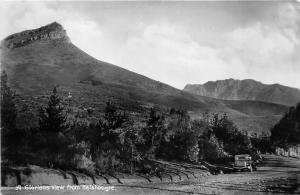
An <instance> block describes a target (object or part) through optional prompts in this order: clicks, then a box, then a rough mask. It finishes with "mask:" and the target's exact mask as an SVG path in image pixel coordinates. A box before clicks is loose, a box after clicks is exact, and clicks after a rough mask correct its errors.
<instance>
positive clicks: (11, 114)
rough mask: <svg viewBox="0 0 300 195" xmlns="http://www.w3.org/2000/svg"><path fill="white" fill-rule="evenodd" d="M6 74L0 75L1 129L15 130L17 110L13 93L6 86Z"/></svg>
mask: <svg viewBox="0 0 300 195" xmlns="http://www.w3.org/2000/svg"><path fill="white" fill-rule="evenodd" d="M7 78H8V77H7V74H6V72H5V71H3V72H2V75H1V128H3V129H15V128H16V118H17V109H16V105H15V92H14V91H12V90H11V89H10V87H9V86H8V85H7Z"/></svg>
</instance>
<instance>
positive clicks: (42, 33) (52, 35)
mask: <svg viewBox="0 0 300 195" xmlns="http://www.w3.org/2000/svg"><path fill="white" fill-rule="evenodd" d="M41 40H61V41H67V42H68V41H70V39H69V37H68V36H67V34H66V31H65V29H64V28H63V27H62V26H61V25H60V24H58V23H57V22H53V23H51V24H49V25H46V26H42V27H41V28H38V29H34V30H26V31H23V32H20V33H16V34H13V35H10V36H8V37H6V38H5V39H4V40H3V41H2V42H1V47H3V48H9V49H13V48H17V47H22V46H25V45H28V44H31V43H33V42H35V41H41Z"/></svg>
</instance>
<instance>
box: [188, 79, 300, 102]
mask: <svg viewBox="0 0 300 195" xmlns="http://www.w3.org/2000/svg"><path fill="white" fill-rule="evenodd" d="M184 91H186V92H190V93H193V94H197V95H202V96H207V97H213V98H218V99H224V100H254V101H264V102H272V103H277V104H284V105H287V106H293V105H296V103H298V102H300V90H299V89H296V88H291V87H287V86H283V85H279V84H272V85H267V84H263V83H261V82H258V81H255V80H251V79H246V80H234V79H226V80H218V81H209V82H207V83H204V84H203V85H201V84H187V85H186V86H185V87H184Z"/></svg>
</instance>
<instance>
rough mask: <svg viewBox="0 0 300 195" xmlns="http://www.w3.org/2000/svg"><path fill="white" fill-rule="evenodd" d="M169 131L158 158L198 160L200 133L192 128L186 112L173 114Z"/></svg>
mask: <svg viewBox="0 0 300 195" xmlns="http://www.w3.org/2000/svg"><path fill="white" fill-rule="evenodd" d="M167 131H168V133H167V134H166V133H165V136H164V137H165V139H162V141H161V144H160V147H159V150H158V152H157V153H158V155H157V156H158V157H160V158H164V159H166V160H179V161H197V160H198V152H199V147H198V133H197V132H196V131H194V129H192V128H191V121H190V117H189V115H188V114H187V112H186V111H185V110H175V111H173V112H172V114H171V116H170V119H169V120H168V125H167Z"/></svg>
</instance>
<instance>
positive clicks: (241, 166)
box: [233, 154, 256, 172]
mask: <svg viewBox="0 0 300 195" xmlns="http://www.w3.org/2000/svg"><path fill="white" fill-rule="evenodd" d="M233 169H234V170H235V171H250V172H252V171H253V170H255V171H256V164H255V163H254V162H253V160H252V157H251V156H250V155H249V154H241V155H235V156H234V165H233Z"/></svg>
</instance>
